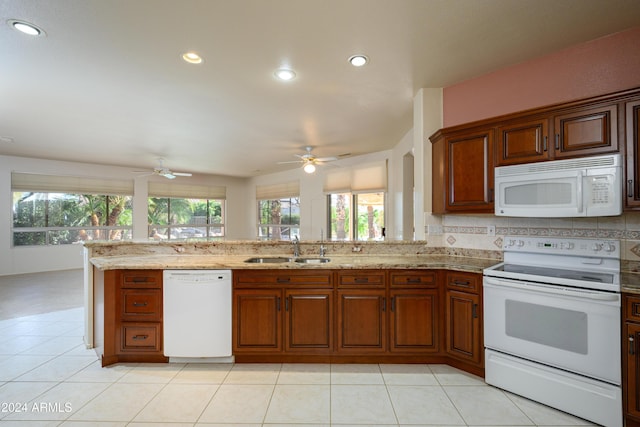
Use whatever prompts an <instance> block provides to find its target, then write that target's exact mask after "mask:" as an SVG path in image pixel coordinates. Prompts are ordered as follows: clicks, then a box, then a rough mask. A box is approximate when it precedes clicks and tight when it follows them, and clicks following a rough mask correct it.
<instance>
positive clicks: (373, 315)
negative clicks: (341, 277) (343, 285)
mask: <svg viewBox="0 0 640 427" xmlns="http://www.w3.org/2000/svg"><path fill="white" fill-rule="evenodd" d="M386 305H387V301H386V297H385V291H384V290H379V289H351V290H339V291H338V351H340V352H352V353H358V352H360V353H378V352H384V351H386V349H387V327H386V309H387V308H386Z"/></svg>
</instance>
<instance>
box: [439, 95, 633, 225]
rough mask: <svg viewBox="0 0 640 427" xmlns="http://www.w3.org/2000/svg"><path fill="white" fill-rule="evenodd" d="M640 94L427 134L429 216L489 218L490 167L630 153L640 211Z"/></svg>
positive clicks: (629, 191) (630, 178)
mask: <svg viewBox="0 0 640 427" xmlns="http://www.w3.org/2000/svg"><path fill="white" fill-rule="evenodd" d="M639 100H640V88H639V89H633V90H628V91H624V92H619V93H615V94H610V95H605V96H600V97H595V98H591V99H587V100H583V101H576V102H570V103H566V104H558V105H553V106H550V107H544V108H538V109H532V110H527V111H523V112H521V113H514V114H509V115H505V116H501V117H496V118H492V119H486V120H482V121H478V122H474V123H469V124H466V125H458V126H454V127H450V128H445V129H441V130H439V131H438V132H436V133H435V134H433V135H432V136H431V138H430V139H431V143H432V145H433V146H432V148H433V150H432V152H433V157H432V159H433V165H432V173H433V182H432V185H433V193H432V194H433V213H491V212H493V191H494V188H493V185H494V184H493V176H494V174H493V168H494V167H495V166H506V165H515V164H523V163H531V162H543V161H548V160H558V159H567V158H575V157H586V156H596V155H602V154H607V153H617V152H620V151H621V150H622V151H623V152H624V148H625V147H624V146H625V137H626V150H627V156H628V158H627V190H626V191H627V197H626V201H627V203H626V207H627V208H640V194H638V193H639V191H640V184H639V182H640V181H639V179H638V178H640V171H637V170H636V165H639V164H640V156H639V155H638V148H639V147H638V114H640V113H639V111H640V106H639V104H638V103H639V102H640V101H639Z"/></svg>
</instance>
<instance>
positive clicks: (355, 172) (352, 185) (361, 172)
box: [323, 160, 387, 193]
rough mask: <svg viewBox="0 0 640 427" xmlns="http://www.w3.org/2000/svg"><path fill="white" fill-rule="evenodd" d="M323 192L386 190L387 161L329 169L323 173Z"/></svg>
mask: <svg viewBox="0 0 640 427" xmlns="http://www.w3.org/2000/svg"><path fill="white" fill-rule="evenodd" d="M323 190H324V192H325V193H349V192H350V193H358V192H361V193H362V192H372V191H386V190H387V161H386V160H384V161H381V162H376V163H368V164H364V165H357V166H352V167H350V168H342V169H340V170H335V171H329V172H327V174H326V175H325V180H324V186H323Z"/></svg>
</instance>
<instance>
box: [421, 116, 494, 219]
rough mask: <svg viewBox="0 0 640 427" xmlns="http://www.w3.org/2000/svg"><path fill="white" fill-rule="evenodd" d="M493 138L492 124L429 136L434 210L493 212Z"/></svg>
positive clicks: (440, 211) (437, 211)
mask: <svg viewBox="0 0 640 427" xmlns="http://www.w3.org/2000/svg"><path fill="white" fill-rule="evenodd" d="M493 138H494V130H493V129H492V128H485V129H471V130H464V131H460V132H455V133H451V134H444V133H439V134H436V135H434V136H433V137H432V142H433V166H434V167H433V171H432V172H433V182H434V192H433V211H434V212H435V213H443V212H458V211H460V212H478V213H481V212H493ZM436 183H438V185H439V187H440V189H439V190H436Z"/></svg>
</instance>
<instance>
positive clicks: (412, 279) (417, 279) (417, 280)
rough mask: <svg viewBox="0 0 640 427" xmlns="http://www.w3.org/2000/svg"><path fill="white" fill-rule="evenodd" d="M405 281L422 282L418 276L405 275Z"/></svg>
mask: <svg viewBox="0 0 640 427" xmlns="http://www.w3.org/2000/svg"><path fill="white" fill-rule="evenodd" d="M407 283H422V280H420V278H419V277H407Z"/></svg>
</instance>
